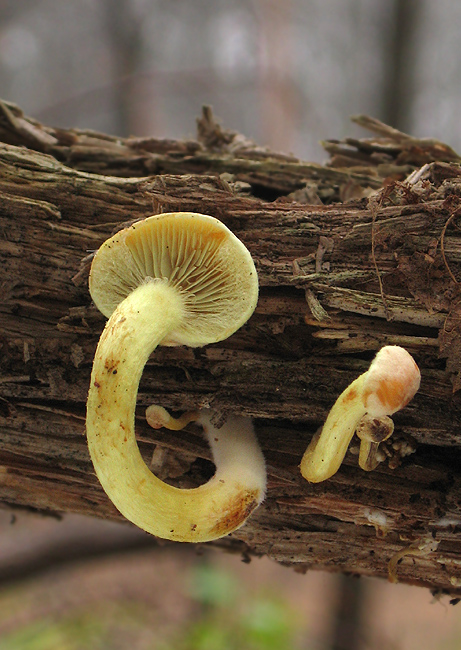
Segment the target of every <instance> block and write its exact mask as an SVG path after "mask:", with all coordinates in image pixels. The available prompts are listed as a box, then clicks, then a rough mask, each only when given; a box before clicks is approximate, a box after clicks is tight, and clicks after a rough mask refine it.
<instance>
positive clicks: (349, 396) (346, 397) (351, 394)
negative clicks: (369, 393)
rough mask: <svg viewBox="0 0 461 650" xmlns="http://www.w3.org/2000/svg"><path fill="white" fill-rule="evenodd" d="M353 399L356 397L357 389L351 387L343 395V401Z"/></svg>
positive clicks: (351, 400)
mask: <svg viewBox="0 0 461 650" xmlns="http://www.w3.org/2000/svg"><path fill="white" fill-rule="evenodd" d="M355 399H357V390H356V389H355V388H351V389H350V390H349V391H348V392H347V393H346V394H345V395H344V397H343V402H344V403H345V404H347V402H353V401H354V400H355Z"/></svg>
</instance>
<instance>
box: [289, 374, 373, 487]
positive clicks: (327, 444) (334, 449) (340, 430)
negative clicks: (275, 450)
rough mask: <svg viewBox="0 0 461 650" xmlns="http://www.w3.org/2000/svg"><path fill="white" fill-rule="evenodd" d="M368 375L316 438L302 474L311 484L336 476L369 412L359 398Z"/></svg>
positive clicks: (336, 405)
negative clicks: (356, 431)
mask: <svg viewBox="0 0 461 650" xmlns="http://www.w3.org/2000/svg"><path fill="white" fill-rule="evenodd" d="M365 374H366V373H364V374H363V375H360V377H358V378H357V379H356V380H355V381H353V382H352V383H351V384H350V385H349V386H348V387H347V388H346V390H345V391H343V392H342V393H341V395H340V396H339V397H338V399H337V400H336V402H335V403H334V405H333V407H332V409H331V411H330V412H329V414H328V417H327V419H326V421H325V424H324V425H323V428H322V430H321V432H320V435H316V436H314V438H313V440H312V442H311V444H310V445H309V446H308V448H307V449H306V451H305V453H304V456H303V458H302V460H301V464H300V470H301V474H302V475H303V476H304V478H305V479H306V480H308V481H310V482H311V483H318V482H320V481H324V480H325V479H327V478H330V476H333V474H336V472H337V471H338V469H339V468H340V466H341V463H342V462H343V460H344V456H345V455H346V452H347V448H348V447H349V444H350V442H351V440H352V436H353V435H354V433H355V430H356V428H357V423H358V422H359V420H360V419H361V418H362V417H363V416H364V415H365V414H366V412H367V410H366V407H365V406H364V404H363V402H362V400H358V399H357V396H358V395H360V394H361V393H362V390H363V384H364V381H365Z"/></svg>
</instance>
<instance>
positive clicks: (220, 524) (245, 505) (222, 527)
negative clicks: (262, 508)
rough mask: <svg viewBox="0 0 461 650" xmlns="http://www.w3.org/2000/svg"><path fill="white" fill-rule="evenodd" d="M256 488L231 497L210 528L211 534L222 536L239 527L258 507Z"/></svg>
mask: <svg viewBox="0 0 461 650" xmlns="http://www.w3.org/2000/svg"><path fill="white" fill-rule="evenodd" d="M259 496H260V493H259V491H258V490H251V491H249V492H248V491H242V492H240V493H239V494H237V495H235V496H234V497H232V498H231V500H230V501H229V503H228V506H227V508H226V510H225V511H224V513H223V514H222V516H221V518H220V519H219V520H218V521H217V522H216V524H215V525H214V526H213V528H212V529H211V531H210V532H211V533H212V534H216V535H220V536H223V535H225V534H227V533H231V532H232V531H233V530H236V529H237V528H239V527H240V526H241V525H242V524H243V523H244V522H245V521H246V519H248V517H249V516H250V515H251V513H252V512H253V510H254V509H255V508H257V507H258V504H259Z"/></svg>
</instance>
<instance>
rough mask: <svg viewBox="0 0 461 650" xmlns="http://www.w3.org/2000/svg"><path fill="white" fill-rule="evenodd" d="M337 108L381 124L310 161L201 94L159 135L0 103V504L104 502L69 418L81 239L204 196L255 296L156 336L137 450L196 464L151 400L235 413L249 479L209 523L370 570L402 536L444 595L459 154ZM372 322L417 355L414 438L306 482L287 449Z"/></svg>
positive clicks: (197, 456) (83, 371)
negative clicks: (190, 113) (198, 329)
mask: <svg viewBox="0 0 461 650" xmlns="http://www.w3.org/2000/svg"><path fill="white" fill-rule="evenodd" d="M356 119H357V121H358V122H359V123H361V124H362V125H363V126H366V127H368V128H370V129H372V130H374V131H375V132H376V133H377V135H378V136H379V137H375V138H372V139H367V140H351V139H349V140H346V141H344V142H332V141H329V142H326V143H325V148H326V149H327V151H328V152H329V153H330V155H331V160H330V163H329V164H328V165H326V166H320V165H315V164H310V163H306V162H303V161H300V160H297V159H296V158H294V157H291V156H284V155H281V154H276V153H274V152H270V151H267V150H265V149H262V148H260V147H257V146H256V145H255V144H254V143H252V142H249V141H248V140H246V139H244V138H243V137H242V136H239V135H238V134H235V133H232V132H228V131H224V130H222V129H221V128H220V127H219V125H217V124H216V123H215V122H214V120H213V116H212V115H211V112H210V111H209V110H204V113H203V116H202V118H201V120H199V122H198V139H197V141H184V142H177V141H166V140H154V139H144V140H140V139H127V140H120V139H117V138H114V137H109V136H105V135H102V134H97V133H88V132H82V131H76V130H62V129H53V128H49V127H43V126H42V125H40V124H38V123H37V122H35V121H33V120H31V119H29V118H26V117H24V115H23V114H22V113H21V111H20V110H19V109H18V108H17V107H15V106H13V105H11V104H6V103H5V104H2V105H1V106H0V141H1V144H0V224H1V225H0V227H1V233H2V236H1V238H0V260H1V270H2V271H1V277H0V292H1V298H2V299H1V302H0V347H1V358H0V364H1V366H0V367H1V375H0V421H1V428H0V440H1V445H0V464H1V472H0V501H1V504H2V505H3V507H13V508H18V507H26V508H32V509H36V510H39V511H43V512H50V513H55V512H71V511H72V512H79V513H83V514H87V515H92V516H98V517H105V518H114V519H116V518H119V517H120V516H119V515H118V513H117V512H116V511H115V509H114V507H113V506H112V505H111V503H110V502H109V501H108V499H107V498H106V496H105V494H104V493H103V491H102V489H101V487H100V486H99V484H98V482H97V480H96V478H95V476H94V473H93V470H92V465H91V462H90V460H89V456H88V452H87V448H86V441H85V436H84V423H85V400H86V395H87V390H88V383H89V377H90V371H91V364H92V358H93V354H94V350H95V346H96V344H97V340H98V337H99V335H100V333H101V330H102V328H103V326H104V317H103V316H102V315H101V314H99V312H98V311H97V310H96V308H95V307H94V306H93V305H92V304H91V299H90V297H89V294H88V290H87V275H88V268H89V257H88V256H89V255H90V253H91V252H92V251H94V250H95V249H97V248H98V246H99V245H100V244H101V243H102V242H103V241H104V239H106V238H107V237H108V236H109V235H110V234H111V233H112V232H113V231H114V230H116V229H119V228H120V227H121V226H122V225H123V224H126V223H127V222H129V221H131V220H134V219H140V218H143V217H145V216H147V215H149V214H152V213H157V212H165V211H178V210H192V211H197V212H203V213H208V214H212V215H213V216H216V217H218V218H219V219H221V220H222V221H224V222H225V223H226V224H227V225H228V226H229V227H230V228H231V230H233V231H234V232H235V233H236V234H237V236H238V237H240V238H241V239H242V241H243V242H244V243H245V244H246V246H247V247H248V248H249V250H250V251H251V253H252V255H253V258H254V260H255V263H256V265H257V269H258V273H259V279H260V285H261V292H260V300H259V303H258V307H257V310H256V312H255V314H254V316H253V317H252V318H251V320H250V321H249V322H248V324H247V325H246V326H245V327H243V328H242V329H241V330H240V331H239V332H237V333H236V334H235V335H234V336H233V337H231V338H230V339H228V340H227V341H224V342H222V343H220V344H216V345H212V346H209V347H207V348H203V349H195V350H192V349H187V348H159V349H157V350H156V352H155V353H154V355H153V356H152V358H151V360H150V362H149V363H148V364H147V366H146V369H145V372H144V375H143V379H142V382H141V386H140V391H139V399H138V407H139V411H138V413H137V434H138V437H139V445H140V448H141V450H142V453H143V455H144V457H145V459H146V462H147V463H150V462H151V459H152V461H153V465H152V466H153V467H155V469H156V471H157V472H159V473H160V474H161V476H163V477H166V478H168V479H170V480H172V481H173V482H174V483H175V484H176V485H179V486H191V485H195V484H197V483H198V482H200V481H203V480H205V479H206V478H207V477H208V476H209V475H210V473H211V472H212V465H211V463H210V462H209V451H208V449H207V447H206V445H205V443H204V441H203V440H202V438H201V435H200V431H199V430H198V429H197V428H194V426H190V427H188V428H187V430H185V431H183V432H180V433H173V432H169V431H166V430H159V431H154V430H152V429H150V428H149V427H148V426H147V424H146V422H145V419H144V408H145V407H146V406H147V405H149V404H150V403H159V404H162V405H163V406H165V407H167V408H170V409H173V410H176V411H183V410H185V409H190V408H196V407H197V406H212V407H213V408H215V409H217V410H218V411H220V412H222V413H223V414H225V413H226V412H229V411H234V412H238V413H242V414H246V415H249V416H252V417H253V418H255V424H256V428H257V432H258V436H259V438H260V441H261V445H262V448H263V450H264V453H265V455H266V458H267V463H268V471H269V485H268V493H267V499H266V501H265V503H264V505H263V506H262V507H261V508H260V509H259V510H258V511H257V512H256V513H255V514H254V515H253V516H252V518H251V519H250V520H249V521H248V523H247V524H246V525H245V526H244V527H243V528H242V529H240V530H239V531H237V532H236V533H235V534H233V535H232V536H229V537H228V538H226V539H225V540H221V541H220V542H219V543H217V545H220V546H224V547H227V548H228V549H230V550H234V551H236V552H242V553H244V554H246V555H248V556H249V555H251V554H264V555H268V556H269V557H271V558H273V559H275V560H277V561H278V562H281V563H284V564H288V565H295V566H296V567H298V568H299V570H306V569H308V568H321V569H325V570H328V571H342V572H351V573H354V574H363V575H373V576H383V577H387V575H388V564H389V561H390V560H391V559H392V558H394V560H396V559H397V555H396V554H397V553H401V555H402V556H403V560H402V562H401V564H400V565H399V566H398V568H397V573H398V578H399V580H401V581H402V582H412V583H416V584H421V585H426V586H429V587H431V588H432V589H434V590H436V591H439V592H445V593H450V594H452V595H453V596H454V597H456V596H457V595H461V507H460V504H461V471H460V469H459V468H460V461H461V449H460V447H461V432H460V430H459V421H460V412H461V397H460V395H461V393H460V392H458V389H459V388H460V387H461V343H460V317H461V303H460V291H459V282H460V281H461V237H460V235H461V231H460V229H459V226H458V223H459V215H460V214H461V213H460V205H461V202H460V195H461V169H460V166H459V161H460V159H459V157H458V156H457V155H456V154H455V153H454V152H453V151H452V150H451V149H450V148H449V147H447V146H446V145H443V144H441V143H439V142H436V141H433V140H416V139H414V138H411V137H410V136H407V135H405V134H402V133H400V132H398V131H395V130H393V129H390V128H389V127H386V126H385V125H383V124H380V123H379V122H376V121H373V120H370V119H369V118H364V117H359V118H356ZM409 174H411V176H410V177H409V178H407V177H408V175H409ZM405 179H406V180H405ZM389 343H390V344H400V345H403V346H404V347H405V348H407V349H408V350H409V351H410V352H411V353H412V354H413V355H414V357H415V358H416V360H417V362H418V364H419V366H420V368H421V371H422V384H421V390H420V391H419V393H418V394H417V396H416V397H415V399H414V400H413V401H412V402H411V404H410V405H409V406H408V407H407V408H405V409H404V410H403V411H402V412H400V413H398V414H396V416H395V418H394V420H395V425H396V431H395V434H394V438H393V439H392V440H393V442H396V443H398V442H399V441H401V440H404V441H406V442H407V443H408V445H407V448H408V446H409V447H410V448H411V449H414V450H415V453H413V454H412V455H410V456H406V457H404V458H400V457H399V451H398V449H397V450H396V449H393V448H392V447H391V446H390V447H389V450H388V451H389V461H388V462H385V463H382V464H381V465H380V466H379V467H378V469H376V470H375V471H373V472H371V473H365V472H363V471H361V470H360V469H359V468H358V467H357V457H356V456H355V455H354V454H353V453H349V454H348V455H347V456H346V460H345V462H344V463H343V465H342V467H341V469H340V471H339V472H338V473H337V474H336V475H335V476H334V477H333V478H332V479H330V480H328V481H326V482H324V483H320V484H317V485H309V484H308V483H307V482H306V481H304V480H303V479H302V477H301V476H300V474H299V470H298V464H299V461H300V458H301V456H302V454H303V452H304V450H305V449H306V446H307V444H308V442H309V441H310V439H311V437H312V435H313V434H314V433H315V431H316V430H317V428H318V427H319V426H321V424H322V422H323V421H324V419H325V417H326V415H327V413H328V410H329V408H330V407H331V405H332V404H333V402H334V401H335V399H336V397H337V396H338V394H339V392H340V391H341V390H343V389H344V388H345V387H346V385H347V384H348V383H350V382H351V381H352V380H353V379H354V378H355V377H357V376H358V375H359V374H360V373H361V372H363V371H364V370H365V369H366V368H367V367H368V364H369V362H370V360H371V358H372V357H373V355H374V353H375V352H376V351H377V350H378V349H379V348H380V347H381V346H382V345H384V344H389ZM395 446H396V447H398V446H399V445H398V444H396V445H395ZM405 551H409V553H408V556H407V555H404V552H405Z"/></svg>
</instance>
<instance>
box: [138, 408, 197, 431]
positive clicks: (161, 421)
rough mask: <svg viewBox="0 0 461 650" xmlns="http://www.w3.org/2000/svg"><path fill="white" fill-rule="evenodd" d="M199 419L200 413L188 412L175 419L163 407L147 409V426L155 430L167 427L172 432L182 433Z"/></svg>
mask: <svg viewBox="0 0 461 650" xmlns="http://www.w3.org/2000/svg"><path fill="white" fill-rule="evenodd" d="M199 417H200V412H199V411H186V412H185V413H183V414H182V415H181V416H180V417H179V418H174V417H173V416H172V415H170V413H168V411H167V410H166V409H164V408H163V406H158V405H157V404H151V406H148V407H147V408H146V420H147V424H148V425H149V426H150V427H152V428H153V429H161V427H165V428H166V429H169V430H170V431H181V429H184V427H186V426H187V425H188V424H190V423H191V422H196V421H197V420H198V418H199Z"/></svg>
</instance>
